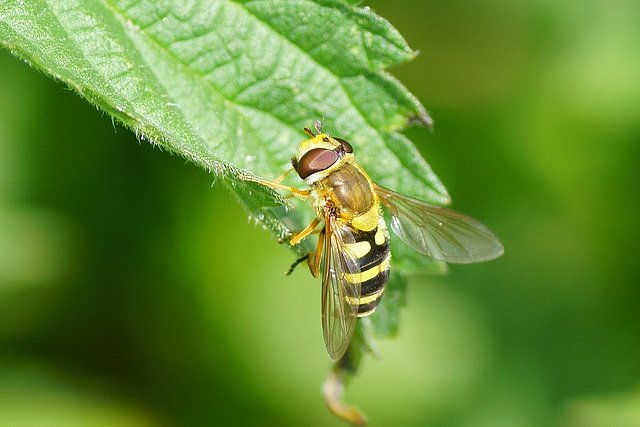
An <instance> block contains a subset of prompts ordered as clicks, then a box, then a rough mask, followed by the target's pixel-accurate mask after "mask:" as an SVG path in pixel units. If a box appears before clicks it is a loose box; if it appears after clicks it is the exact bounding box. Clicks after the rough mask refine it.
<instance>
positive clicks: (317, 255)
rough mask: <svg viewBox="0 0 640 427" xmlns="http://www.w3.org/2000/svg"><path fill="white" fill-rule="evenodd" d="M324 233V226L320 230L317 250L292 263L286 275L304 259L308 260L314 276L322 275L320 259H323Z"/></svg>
mask: <svg viewBox="0 0 640 427" xmlns="http://www.w3.org/2000/svg"><path fill="white" fill-rule="evenodd" d="M324 233H325V232H324V228H323V229H322V230H320V235H319V236H318V245H317V246H316V251H315V252H313V253H312V252H309V253H308V254H306V255H305V256H303V257H300V258H298V259H297V260H296V262H294V263H293V265H291V268H290V269H289V270H288V271H287V272H286V273H284V274H285V275H287V276H288V275H289V274H291V273H293V269H294V268H296V266H297V265H298V264H300V263H301V262H303V261H307V264H308V265H309V270H310V271H311V274H312V275H313V277H315V278H317V277H318V276H320V261H321V260H322V249H323V247H324Z"/></svg>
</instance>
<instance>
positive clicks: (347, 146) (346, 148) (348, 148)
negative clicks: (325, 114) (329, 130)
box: [333, 137, 353, 153]
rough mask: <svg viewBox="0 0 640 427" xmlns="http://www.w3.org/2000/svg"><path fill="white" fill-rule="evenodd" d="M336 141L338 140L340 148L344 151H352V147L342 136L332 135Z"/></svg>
mask: <svg viewBox="0 0 640 427" xmlns="http://www.w3.org/2000/svg"><path fill="white" fill-rule="evenodd" d="M333 139H335V140H336V141H338V142H339V143H340V144H341V145H342V149H343V150H344V152H345V153H353V147H352V146H351V144H349V143H348V142H347V141H345V140H344V139H342V138H336V137H333Z"/></svg>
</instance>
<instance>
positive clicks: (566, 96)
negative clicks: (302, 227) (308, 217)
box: [0, 0, 640, 426]
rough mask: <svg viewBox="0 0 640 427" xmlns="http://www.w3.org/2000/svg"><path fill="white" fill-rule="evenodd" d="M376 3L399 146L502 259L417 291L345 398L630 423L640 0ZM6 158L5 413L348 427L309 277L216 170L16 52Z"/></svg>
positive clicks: (1, 162) (8, 61)
mask: <svg viewBox="0 0 640 427" xmlns="http://www.w3.org/2000/svg"><path fill="white" fill-rule="evenodd" d="M367 4H368V5H370V6H371V7H372V8H373V9H374V10H376V11H377V12H378V13H379V14H380V15H382V16H383V17H385V18H387V19H388V20H390V21H391V23H392V24H393V25H395V26H396V27H397V28H398V29H399V30H400V32H401V33H402V34H403V35H404V36H405V38H406V39H407V41H408V42H409V44H410V46H412V47H413V48H414V49H419V50H420V51H421V53H420V55H419V56H418V57H417V58H416V60H415V61H413V62H412V63H410V64H406V65H403V66H402V67H398V68H395V69H393V70H392V73H393V74H394V75H395V76H397V77H398V78H399V79H400V80H401V81H402V82H403V83H404V84H405V85H406V86H407V87H408V88H409V89H410V90H411V91H412V92H413V93H414V94H415V95H416V96H417V97H418V98H419V99H420V100H421V101H422V102H423V103H424V104H425V105H426V107H427V108H428V109H429V110H430V111H431V112H432V115H433V118H434V119H435V122H436V126H435V132H434V133H432V134H431V133H429V132H428V131H425V130H423V129H418V128H411V129H409V130H407V132H406V133H407V134H408V136H409V137H410V138H411V139H412V140H413V141H414V142H415V143H416V145H418V147H419V148H420V150H421V151H422V153H423V154H424V156H425V158H426V159H427V161H428V162H429V163H430V164H431V165H432V167H433V168H434V170H435V172H436V173H437V174H438V175H439V177H440V178H441V179H442V180H443V182H444V183H445V185H446V186H447V187H448V189H449V191H450V193H451V195H452V197H453V200H454V208H456V209H457V210H460V211H463V212H466V213H468V214H470V215H472V216H474V217H477V218H479V219H481V220H482V221H483V222H485V223H487V224H488V225H490V226H491V227H492V229H494V231H495V232H496V233H497V234H498V235H499V236H500V237H501V239H502V241H503V243H504V246H505V248H506V253H505V255H504V256H503V257H502V258H501V259H499V260H497V261H493V262H491V263H487V264H480V265H471V266H452V267H451V272H450V274H449V275H447V276H420V277H415V278H413V279H412V280H411V281H410V283H409V291H408V307H407V308H406V309H405V310H404V311H403V319H402V326H401V332H400V335H399V336H398V338H397V339H396V340H393V341H382V342H380V343H379V344H380V352H381V353H382V354H383V357H384V358H383V360H379V361H378V360H368V361H367V362H366V363H365V364H364V366H363V370H362V372H361V373H360V376H358V377H357V378H356V379H355V380H354V381H353V382H352V383H351V384H350V387H349V388H348V390H347V396H346V399H347V401H348V402H352V403H355V404H357V405H358V406H359V407H360V408H361V409H362V410H363V411H364V412H365V413H366V414H367V415H368V417H369V419H370V425H371V426H388V425H403V426H412V425H415V426H425V425H429V426H542V425H560V426H623V425H624V426H636V425H640V310H639V307H640V268H639V262H638V254H639V249H640V244H639V242H640V226H639V225H638V221H639V220H640V173H639V170H638V166H637V165H638V160H639V158H640V157H639V156H640V25H638V23H639V22H640V3H638V2H637V1H605V0H599V1H596V0H588V1H577V0H565V1H562V2H552V1H529V2H523V1H513V0H512V1H507V0H503V1H493V2H480V1H453V2H434V1H396V2H385V1H381V0H377V1H369V2H367ZM328 105H329V104H328ZM327 125H328V124H327ZM303 137H304V135H303V134H302V133H301V138H303ZM293 149H294V148H292V150H293ZM0 153H1V154H0V425H25V426H32V425H47V426H51V425H60V426H69V425H132V426H138V425H143V426H165V425H181V426H184V425H261V426H271V425H278V426H285V425H291V426H298V425H305V426H315V425H317V426H326V425H341V423H340V422H339V421H337V420H335V419H334V418H333V417H332V416H331V415H329V414H328V412H327V411H326V409H325V407H324V404H323V401H322V398H321V395H320V384H321V382H322V381H323V379H324V376H325V373H326V371H327V369H328V368H329V366H330V364H329V361H328V358H327V356H326V353H325V350H324V347H323V342H322V334H321V329H320V317H319V312H320V283H319V282H318V281H317V280H313V279H312V278H311V277H310V275H309V274H308V272H307V271H305V270H304V269H298V271H296V272H295V273H294V274H293V275H292V276H291V277H287V278H285V277H283V276H282V272H283V271H284V270H286V268H288V266H289V265H290V263H291V261H292V258H293V256H292V254H291V253H290V252H288V251H287V250H286V248H284V247H282V246H281V245H278V244H277V243H276V241H275V240H274V238H273V237H272V236H271V235H270V234H269V233H267V232H265V231H264V230H262V229H261V228H260V227H259V226H258V227H256V226H255V225H254V224H253V223H251V222H249V221H248V220H247V215H246V213H245V212H244V211H242V210H241V209H240V208H239V207H238V206H237V205H236V204H235V202H234V201H233V200H232V198H231V197H230V196H229V195H228V194H226V192H225V191H224V190H222V189H221V188H219V187H217V186H215V185H214V186H213V187H211V182H212V181H213V178H212V177H211V176H208V175H207V174H205V173H204V172H203V171H201V170H198V169H197V168H196V167H195V166H193V165H191V164H188V163H185V162H184V160H183V159H181V158H178V157H175V156H171V155H169V154H167V153H166V152H162V151H161V150H159V149H157V148H152V147H151V146H150V145H149V144H147V143H146V142H144V141H143V142H138V141H137V140H136V138H135V137H134V135H133V134H132V133H131V132H129V131H128V130H126V129H123V128H122V127H120V126H118V125H114V124H113V123H112V122H111V120H110V118H109V117H107V116H105V115H103V114H101V113H100V112H99V111H96V110H95V109H94V108H92V107H91V106H89V105H88V104H87V103H86V102H84V101H83V100H81V99H80V98H79V97H78V96H77V95H75V94H74V93H73V92H71V91H69V90H67V89H66V88H64V87H63V86H62V85H61V84H59V83H56V82H53V81H51V80H49V79H47V78H46V77H45V76H43V75H42V74H40V73H37V72H34V71H33V70H31V69H30V68H29V67H28V66H27V65H26V64H24V63H21V62H20V61H18V60H16V59H15V58H12V57H11V56H10V55H9V53H8V52H6V51H2V52H0ZM279 172H280V171H274V176H275V175H277V174H279Z"/></svg>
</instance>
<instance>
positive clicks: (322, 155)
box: [296, 148, 338, 179]
mask: <svg viewBox="0 0 640 427" xmlns="http://www.w3.org/2000/svg"><path fill="white" fill-rule="evenodd" d="M337 161H338V153H336V152H335V151H333V150H327V149H326V148H314V149H313V150H309V151H307V153H306V154H305V155H304V156H302V158H301V159H300V161H299V162H298V167H297V168H296V171H297V172H298V175H299V176H300V178H302V179H305V178H306V177H308V176H309V175H311V174H314V173H316V172H321V171H323V170H326V169H328V168H329V167H331V165H333V164H334V163H335V162H337Z"/></svg>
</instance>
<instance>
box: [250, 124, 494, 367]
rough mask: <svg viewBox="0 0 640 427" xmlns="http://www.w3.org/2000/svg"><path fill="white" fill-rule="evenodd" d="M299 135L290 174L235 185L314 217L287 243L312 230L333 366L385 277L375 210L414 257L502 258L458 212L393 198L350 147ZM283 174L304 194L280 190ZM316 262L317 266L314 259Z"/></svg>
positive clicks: (384, 236)
mask: <svg viewBox="0 0 640 427" xmlns="http://www.w3.org/2000/svg"><path fill="white" fill-rule="evenodd" d="M314 127H315V129H316V131H317V134H314V133H313V132H312V131H311V130H310V129H309V128H305V129H304V131H305V133H307V134H308V135H309V136H310V137H311V138H310V139H307V140H305V141H303V142H302V143H301V144H300V147H299V149H298V153H297V155H296V156H295V157H293V158H292V159H291V164H292V166H293V167H292V168H291V169H289V170H288V171H286V172H285V173H284V174H282V175H281V176H280V177H278V178H276V179H275V180H274V181H266V180H263V179H260V178H256V177H244V178H243V179H245V180H249V181H254V182H257V183H259V184H262V185H265V186H267V187H270V188H274V189H280V190H286V191H289V192H291V193H292V194H293V195H294V196H296V197H299V198H301V199H307V200H309V201H310V203H311V205H312V206H313V207H314V209H315V213H316V218H315V219H314V220H313V221H312V222H311V223H310V224H309V225H308V226H307V227H306V228H305V229H303V230H302V231H300V232H299V233H294V234H293V235H292V238H291V240H290V244H291V245H296V244H298V243H300V242H301V241H302V240H303V239H304V238H306V237H308V236H309V235H310V234H312V233H314V232H315V231H316V230H318V228H319V227H321V228H320V229H319V230H320V231H319V237H318V244H317V246H316V249H315V252H313V253H309V254H308V255H307V256H305V257H303V258H301V259H299V260H298V261H297V262H296V263H295V264H294V265H293V266H292V267H291V269H290V270H289V272H291V271H292V270H293V268H294V267H295V266H296V265H297V264H298V263H300V262H304V261H307V262H308V264H309V268H310V270H311V273H312V274H313V276H314V277H318V276H319V275H320V273H322V329H323V334H324V342H325V346H326V348H327V352H328V353H329V357H330V358H331V359H332V360H334V361H336V360H339V359H340V358H341V357H342V356H343V355H344V353H345V351H346V350H347V347H348V346H349V342H350V341H351V337H352V335H353V331H354V329H355V324H356V321H357V318H358V317H363V316H368V315H369V314H371V313H373V312H374V311H375V309H376V307H377V305H378V303H379V301H380V298H381V297H382V294H383V292H384V289H385V286H386V284H387V281H388V279H389V261H390V259H391V252H390V250H389V233H388V231H387V226H386V224H385V221H384V219H383V216H382V211H381V204H382V205H384V206H385V207H386V208H387V209H388V210H389V211H390V213H391V215H392V222H391V229H392V230H393V231H394V232H395V234H396V235H398V237H400V239H401V240H402V241H403V242H405V243H406V244H407V245H409V246H410V247H412V248H413V249H415V250H416V251H418V252H420V253H423V254H425V255H428V256H430V257H432V258H434V259H436V260H441V261H446V262H451V263H461V264H464V263H472V262H482V261H488V260H491V259H494V258H497V257H499V256H500V255H502V253H503V252H504V249H503V247H502V244H501V243H500V241H499V240H498V238H497V237H496V235H495V234H494V233H493V232H492V231H491V230H489V228H487V227H486V226H485V225H484V224H482V223H480V222H479V221H477V220H475V219H473V218H471V217H468V216H466V215H463V214H461V213H459V212H456V211H453V210H450V209H447V208H443V207H441V206H436V205H432V204H429V203H426V202H423V201H421V200H417V199H414V198H412V197H408V196H404V195H401V194H398V193H396V192H394V191H392V190H389V189H387V188H385V187H382V186H381V185H378V184H376V183H375V182H373V181H372V180H371V178H369V176H368V175H367V173H366V172H365V171H364V170H363V169H362V167H360V166H359V165H358V164H357V163H356V161H355V158H354V153H353V147H352V146H351V144H349V143H348V142H347V141H345V140H344V139H341V138H337V137H332V136H329V135H328V134H325V133H322V128H321V123H320V122H319V121H316V122H315V124H314ZM291 171H296V172H297V174H298V176H299V177H300V178H301V179H302V180H304V181H305V182H306V183H307V184H308V185H309V187H310V188H309V189H308V190H300V189H297V188H295V187H290V186H287V185H282V184H280V182H281V181H282V180H283V179H284V177H285V176H286V175H288V174H289V173H290V172H291ZM322 260H323V261H322Z"/></svg>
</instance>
